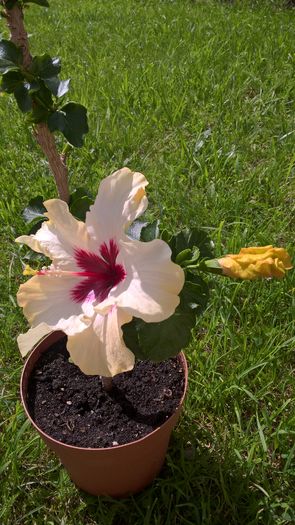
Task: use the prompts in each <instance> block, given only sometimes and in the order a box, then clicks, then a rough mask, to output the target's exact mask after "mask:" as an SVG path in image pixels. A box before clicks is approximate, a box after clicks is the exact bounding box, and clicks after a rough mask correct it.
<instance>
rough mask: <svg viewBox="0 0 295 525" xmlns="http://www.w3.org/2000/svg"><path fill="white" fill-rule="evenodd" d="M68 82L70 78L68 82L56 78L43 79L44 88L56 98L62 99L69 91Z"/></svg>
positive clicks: (69, 80)
mask: <svg viewBox="0 0 295 525" xmlns="http://www.w3.org/2000/svg"><path fill="white" fill-rule="evenodd" d="M70 82H71V79H70V78H69V79H68V80H59V78H58V77H51V78H46V79H44V84H45V86H46V87H47V88H48V89H49V90H50V91H51V93H52V94H53V95H54V96H55V97H58V98H60V97H63V96H64V95H65V94H66V93H67V92H68V91H69V89H70Z"/></svg>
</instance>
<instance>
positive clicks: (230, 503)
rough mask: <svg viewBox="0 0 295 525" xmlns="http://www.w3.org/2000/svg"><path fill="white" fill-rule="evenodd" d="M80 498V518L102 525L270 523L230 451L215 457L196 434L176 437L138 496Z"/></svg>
mask: <svg viewBox="0 0 295 525" xmlns="http://www.w3.org/2000/svg"><path fill="white" fill-rule="evenodd" d="M131 468H132V466H131ZM80 496H81V498H82V500H83V501H84V503H85V505H86V508H85V511H86V515H85V519H88V520H89V523H95V522H96V521H92V520H97V523H99V524H102V525H127V524H128V525H129V524H130V525H131V524H132V525H137V524H138V525H139V524H140V525H149V524H150V525H152V524H155V525H178V524H179V525H181V524H183V525H185V524H187V525H198V524H202V525H205V524H207V525H231V524H237V525H243V524H245V525H246V524H247V525H250V524H255V523H263V524H264V525H267V524H271V523H273V522H272V520H271V516H268V515H267V511H266V509H265V508H264V504H265V496H264V495H263V494H262V492H261V491H260V490H259V489H257V486H255V485H254V484H253V483H252V482H251V479H249V477H248V476H247V475H246V474H245V472H243V471H242V470H241V468H239V466H238V465H237V461H235V456H234V454H233V452H232V451H229V453H228V455H227V456H223V457H221V456H219V453H218V452H217V451H215V450H214V449H212V448H211V445H210V443H209V442H208V443H207V444H206V443H204V436H203V435H202V434H201V433H198V432H197V433H196V434H195V435H194V436H192V435H191V434H190V435H189V434H188V435H184V434H180V433H175V435H174V436H173V439H172V442H171V445H170V447H169V453H168V455H167V458H166V462H165V465H164V467H163V469H162V471H161V473H160V475H159V477H158V478H157V479H156V480H155V481H154V482H153V484H152V485H151V486H150V487H147V488H146V489H145V490H144V491H143V492H141V493H139V494H136V495H134V496H130V497H129V498H124V499H120V500H115V499H113V498H108V497H99V498H97V497H94V496H90V495H88V494H86V493H83V492H80ZM103 516H104V518H103ZM261 520H262V521H261ZM87 523H88V521H87Z"/></svg>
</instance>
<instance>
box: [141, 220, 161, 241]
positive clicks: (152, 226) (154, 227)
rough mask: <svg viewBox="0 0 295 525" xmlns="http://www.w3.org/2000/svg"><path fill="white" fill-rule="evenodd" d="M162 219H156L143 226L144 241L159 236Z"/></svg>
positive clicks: (142, 238)
mask: <svg viewBox="0 0 295 525" xmlns="http://www.w3.org/2000/svg"><path fill="white" fill-rule="evenodd" d="M159 224H160V221H158V220H155V221H153V222H151V223H149V224H147V225H146V226H143V228H142V229H141V232H140V240H141V241H143V242H149V241H153V240H154V239H157V238H158V237H159Z"/></svg>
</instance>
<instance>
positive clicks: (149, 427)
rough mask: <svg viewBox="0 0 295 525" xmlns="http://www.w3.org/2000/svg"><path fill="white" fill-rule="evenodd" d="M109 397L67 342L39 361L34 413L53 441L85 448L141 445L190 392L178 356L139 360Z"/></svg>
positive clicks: (31, 400) (32, 391) (31, 388)
mask: <svg viewBox="0 0 295 525" xmlns="http://www.w3.org/2000/svg"><path fill="white" fill-rule="evenodd" d="M113 385H114V386H113V389H112V391H111V392H105V391H104V390H103V389H102V385H101V379H100V377H99V376H87V375H85V374H83V373H82V372H81V371H80V369H79V368H78V367H77V366H75V365H74V364H72V363H70V362H69V353H68V351H67V350H66V338H63V339H61V340H59V341H58V342H57V343H55V344H53V345H52V346H51V347H50V348H49V349H48V350H47V351H46V352H44V354H42V356H41V358H40V359H39V360H38V362H37V364H36V366H35V368H34V370H33V372H32V374H31V377H30V381H29V385H28V407H29V412H30V414H31V416H32V418H33V419H34V421H35V422H36V423H37V425H38V426H39V427H40V428H41V429H42V430H43V431H44V432H46V433H47V434H49V435H50V436H51V437H53V438H55V439H57V440H59V441H62V442H64V443H68V444H70V445H76V446H80V447H112V446H115V445H123V444H124V443H129V442H131V441H135V440H137V439H139V438H141V437H143V436H145V435H146V434H148V433H149V432H152V431H153V430H154V429H156V428H157V427H158V426H160V425H161V424H162V423H164V422H165V421H166V419H168V418H169V417H170V416H171V415H172V414H173V412H174V411H175V409H176V408H177V406H178V405H179V402H180V399H181V397H182V394H183V390H184V372H183V369H182V365H181V362H180V360H179V359H178V358H177V357H175V358H171V359H168V360H167V361H163V362H161V363H152V362H150V361H138V362H137V364H136V365H135V367H134V369H133V370H132V371H131V372H125V373H123V374H118V375H117V376H115V377H114V378H113Z"/></svg>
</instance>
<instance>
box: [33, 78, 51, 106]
mask: <svg viewBox="0 0 295 525" xmlns="http://www.w3.org/2000/svg"><path fill="white" fill-rule="evenodd" d="M34 101H35V102H36V104H37V105H41V106H42V107H43V108H44V109H45V108H46V109H47V110H49V111H50V110H51V108H52V106H53V98H52V95H51V93H50V91H49V89H48V88H47V87H46V86H45V83H44V82H43V80H40V81H39V89H38V91H37V92H36V93H35V95H34Z"/></svg>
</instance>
